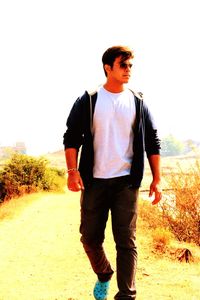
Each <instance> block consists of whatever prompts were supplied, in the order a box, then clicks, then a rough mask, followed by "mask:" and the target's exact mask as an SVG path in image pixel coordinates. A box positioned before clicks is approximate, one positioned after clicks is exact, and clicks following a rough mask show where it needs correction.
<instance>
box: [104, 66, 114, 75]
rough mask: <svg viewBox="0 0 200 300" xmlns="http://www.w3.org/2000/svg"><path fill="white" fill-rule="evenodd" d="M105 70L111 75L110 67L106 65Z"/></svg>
mask: <svg viewBox="0 0 200 300" xmlns="http://www.w3.org/2000/svg"><path fill="white" fill-rule="evenodd" d="M104 69H105V71H106V72H107V73H109V72H110V71H111V69H112V68H111V66H109V65H104Z"/></svg>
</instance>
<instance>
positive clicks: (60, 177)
mask: <svg viewBox="0 0 200 300" xmlns="http://www.w3.org/2000/svg"><path fill="white" fill-rule="evenodd" d="M48 164H49V162H48V161H47V160H46V159H45V158H44V157H39V158H36V157H32V156H28V155H26V154H18V153H16V154H14V155H13V156H12V157H11V158H10V160H9V161H8V162H7V163H6V165H5V166H4V168H3V169H2V170H1V171H0V190H1V193H0V199H1V201H3V200H6V199H10V198H13V197H17V196H21V195H23V194H25V193H31V192H37V191H42V190H44V191H60V190H61V189H62V188H63V186H64V183H65V172H64V170H58V169H56V168H52V167H49V166H48Z"/></svg>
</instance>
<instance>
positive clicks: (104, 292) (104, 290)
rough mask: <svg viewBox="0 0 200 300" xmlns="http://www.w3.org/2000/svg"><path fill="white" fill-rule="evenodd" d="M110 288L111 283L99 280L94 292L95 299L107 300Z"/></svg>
mask: <svg viewBox="0 0 200 300" xmlns="http://www.w3.org/2000/svg"><path fill="white" fill-rule="evenodd" d="M109 286H110V281H106V282H101V281H99V280H98V281H97V282H96V284H95V286H94V290H93V295H94V298H95V299H96V300H106V299H107V296H108V290H109Z"/></svg>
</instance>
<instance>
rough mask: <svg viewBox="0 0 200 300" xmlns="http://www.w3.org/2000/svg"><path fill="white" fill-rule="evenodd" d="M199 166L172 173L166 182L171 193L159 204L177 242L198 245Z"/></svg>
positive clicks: (199, 240) (199, 228) (199, 242)
mask: <svg viewBox="0 0 200 300" xmlns="http://www.w3.org/2000/svg"><path fill="white" fill-rule="evenodd" d="M199 174H200V164H199V161H198V160H196V163H195V164H194V165H193V166H191V167H190V169H189V170H188V172H185V171H183V170H182V169H181V167H180V166H179V172H178V173H174V172H172V173H171V175H170V176H169V178H168V182H169V185H170V188H171V189H172V191H170V195H169V198H168V199H167V200H166V201H164V202H163V203H162V204H161V208H162V212H163V216H164V218H165V220H166V221H167V223H168V226H169V227H170V229H171V231H172V233H173V234H174V235H175V237H176V238H177V239H178V240H179V241H185V242H194V243H196V244H197V245H200V176H199Z"/></svg>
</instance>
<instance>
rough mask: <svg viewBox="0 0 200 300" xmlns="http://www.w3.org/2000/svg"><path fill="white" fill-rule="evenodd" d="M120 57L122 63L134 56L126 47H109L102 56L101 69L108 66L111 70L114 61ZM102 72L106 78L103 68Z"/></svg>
mask: <svg viewBox="0 0 200 300" xmlns="http://www.w3.org/2000/svg"><path fill="white" fill-rule="evenodd" d="M120 56H121V57H122V62H124V61H125V60H127V59H129V58H133V57H134V54H133V51H132V50H131V49H130V48H129V47H127V46H113V47H110V48H108V49H107V50H106V51H105V52H104V54H103V56H102V63H103V68H104V66H105V65H109V66H111V68H112V67H113V64H114V61H115V59H116V58H117V57H120ZM104 72H105V75H106V76H107V72H106V71H105V68H104Z"/></svg>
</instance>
